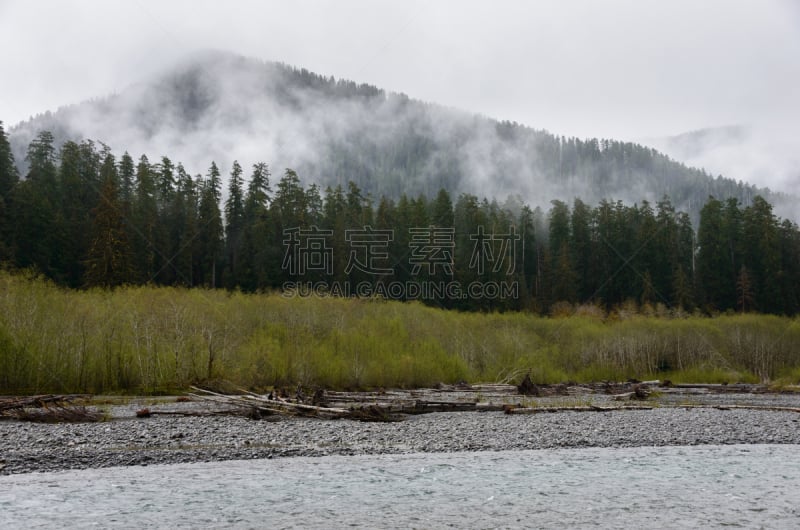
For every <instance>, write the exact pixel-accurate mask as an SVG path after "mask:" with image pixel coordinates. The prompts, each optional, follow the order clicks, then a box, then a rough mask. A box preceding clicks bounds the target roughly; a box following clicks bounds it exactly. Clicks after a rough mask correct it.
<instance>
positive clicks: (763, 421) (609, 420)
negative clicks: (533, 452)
mask: <svg viewBox="0 0 800 530" xmlns="http://www.w3.org/2000/svg"><path fill="white" fill-rule="evenodd" d="M725 397H726V398H727V399H728V400H730V401H729V402H735V403H738V404H742V403H745V402H747V403H750V404H755V405H774V404H779V405H782V406H793V407H800V396H794V395H789V396H777V397H776V396H775V395H771V396H770V395H767V396H760V395H755V396H750V395H748V396H745V397H737V396H725ZM720 399H721V398H719V397H718V396H714V397H713V400H711V401H712V403H711V404H714V405H718V404H722V403H721V401H720ZM180 405H181V406H186V407H190V406H195V407H196V406H198V404H196V403H195V404H193V403H182V404H180ZM176 406H177V404H168V405H164V406H163V409H165V410H166V409H168V410H174V409H175V408H176ZM153 408H154V410H155V409H156V407H153ZM135 409H136V406H135V405H131V406H127V407H118V408H116V409H115V410H114V411H113V416H114V417H115V418H116V419H113V420H111V421H107V422H102V423H86V424H35V423H21V422H17V421H9V420H6V421H0V475H6V474H12V473H29V472H38V471H56V470H64V469H86V468H98V467H111V466H130V465H149V464H172V463H180V462H205V461H218V460H232V459H255V458H273V457H275V458H278V457H291V456H323V455H359V454H400V453H411V452H456V451H501V450H518V449H519V450H522V449H547V448H562V447H564V448H569V447H588V446H594V447H637V446H665V445H699V444H742V443H745V444H764V443H778V444H800V428H798V427H800V425H798V423H797V422H798V414H797V413H795V412H774V411H761V410H743V409H731V410H717V409H703V408H699V409H698V408H690V409H686V408H672V407H670V408H667V407H662V408H654V409H652V410H630V411H614V412H604V413H594V412H582V413H578V412H558V413H542V414H532V415H511V416H509V415H505V414H503V413H501V412H480V413H478V412H451V413H434V414H425V415H419V416H409V417H408V418H407V419H406V420H405V421H403V422H399V423H361V422H356V421H347V420H338V421H326V420H316V419H310V418H282V419H281V420H280V421H263V420H250V419H247V418H242V417H234V416H205V417H189V416H168V415H156V416H153V417H150V418H142V419H136V418H135V417H134V414H133V412H131V411H135ZM71 438H80V440H79V443H75V442H73V441H69V442H67V443H64V441H65V440H68V439H71Z"/></svg>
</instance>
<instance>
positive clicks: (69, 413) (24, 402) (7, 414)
mask: <svg viewBox="0 0 800 530" xmlns="http://www.w3.org/2000/svg"><path fill="white" fill-rule="evenodd" d="M88 399H90V396H87V395H83V394H65V395H57V394H48V395H41V396H25V397H3V398H0V418H9V419H15V420H20V421H31V422H38V423H66V422H73V423H77V422H94V421H100V420H101V419H102V418H103V415H102V414H101V413H100V412H98V411H96V410H90V409H87V408H86V407H85V406H84V405H82V404H77V403H76V401H80V402H85V401H86V400H88Z"/></svg>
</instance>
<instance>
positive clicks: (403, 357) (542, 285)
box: [0, 128, 800, 393]
mask: <svg viewBox="0 0 800 530" xmlns="http://www.w3.org/2000/svg"><path fill="white" fill-rule="evenodd" d="M0 131H2V129H1V128H0ZM27 163H28V164H29V167H30V169H29V171H28V172H27V174H26V175H24V176H22V177H21V176H20V175H18V171H17V169H16V167H15V165H14V159H13V156H12V154H11V151H10V149H9V144H8V142H7V139H6V136H5V133H4V132H0V235H1V236H2V237H0V258H2V263H3V268H5V269H7V270H8V271H9V272H3V273H0V308H2V318H0V388H3V389H5V391H7V392H23V393H24V392H41V391H91V392H101V391H120V390H124V391H136V392H148V393H151V392H169V391H173V390H174V389H178V388H185V387H186V386H187V385H188V384H191V383H192V382H197V381H208V380H213V379H220V378H221V379H226V380H230V381H233V382H236V383H239V384H243V385H247V386H250V387H254V388H261V387H264V386H269V385H283V384H295V383H297V382H300V383H302V384H304V385H323V386H329V387H339V388H342V387H345V388H353V387H365V386H367V387H374V386H423V385H431V384H435V383H436V382H439V381H445V382H457V381H460V380H469V381H481V380H484V381H485V380H504V378H506V377H508V376H509V374H512V373H517V371H519V370H528V371H530V372H531V374H532V377H534V379H535V380H536V381H540V382H558V381H564V380H567V379H571V380H601V379H616V380H622V379H625V378H628V377H667V378H673V379H675V380H677V381H704V382H709V381H712V382H713V381H719V382H725V381H740V380H741V381H758V380H762V381H764V380H775V379H776V378H778V379H779V380H785V381H795V380H796V378H797V370H798V368H797V367H798V361H797V356H796V351H795V346H794V345H796V343H797V320H796V318H785V317H777V316H765V315H755V314H753V313H773V314H776V315H787V316H793V315H796V314H797V313H798V309H799V307H800V305H799V304H800V302H799V299H800V296H799V295H798V286H800V270H798V264H800V232H798V228H797V226H796V225H795V224H794V223H792V222H790V221H788V220H781V219H779V218H777V217H776V216H775V215H774V214H773V212H772V208H771V206H770V204H769V203H768V202H766V201H765V200H763V199H762V198H760V197H756V198H754V200H753V201H752V203H751V204H747V205H743V204H740V203H739V202H738V201H737V200H736V199H726V200H719V199H716V198H713V197H709V199H708V201H707V202H706V204H705V205H704V206H703V208H702V210H701V212H700V216H699V217H700V219H699V224H698V226H696V227H695V226H693V223H692V222H691V219H690V217H689V215H688V214H686V213H685V212H679V211H676V210H675V208H674V207H673V206H672V205H671V203H670V201H669V199H668V198H667V197H665V198H663V199H662V200H661V201H658V202H657V203H656V204H650V203H648V202H646V201H642V202H640V203H638V204H633V205H631V204H624V203H622V202H621V201H617V202H611V201H601V202H600V203H599V204H597V205H588V204H585V203H583V202H582V201H580V200H577V199H576V200H575V201H574V202H573V203H572V204H566V203H564V202H561V201H552V202H551V207H550V208H549V210H547V211H542V210H540V209H539V208H536V209H531V208H529V207H528V206H526V205H525V204H523V203H522V201H520V200H518V199H514V198H510V199H506V200H505V201H504V202H502V203H499V202H497V201H496V200H494V199H489V198H479V197H476V196H474V195H469V194H461V195H459V196H458V197H452V196H451V195H450V194H449V193H448V192H447V191H445V190H441V191H440V192H439V193H438V194H436V195H435V196H433V197H425V196H418V197H407V196H405V195H401V196H400V197H399V198H390V197H380V198H373V197H371V196H369V195H368V194H365V193H364V192H362V191H361V190H360V188H359V187H358V186H357V185H356V184H354V183H350V184H349V185H348V186H347V187H346V188H341V187H335V188H326V189H324V190H322V189H320V188H319V187H318V186H316V185H314V184H311V185H305V186H304V185H303V183H302V181H301V179H300V177H299V176H298V175H297V174H296V173H295V172H294V171H292V170H290V169H286V170H284V171H283V172H281V173H280V174H279V175H273V174H272V172H271V171H270V168H269V167H268V166H267V165H266V164H264V163H257V164H255V165H253V166H252V167H251V168H247V169H245V168H243V167H241V166H240V165H239V164H238V163H234V164H233V165H232V167H231V168H220V167H218V166H217V165H216V164H214V163H213V162H212V163H210V165H209V167H208V169H207V171H206V173H205V174H201V175H191V174H189V173H188V172H187V170H186V169H185V168H184V167H183V166H182V165H181V164H180V163H173V162H172V161H171V160H170V159H169V158H167V157H163V158H161V159H160V160H158V161H150V160H149V159H148V158H147V157H146V156H141V157H140V158H139V159H137V160H135V159H133V158H132V157H131V156H129V155H128V154H127V153H126V154H123V155H122V156H121V157H119V158H116V157H115V156H114V155H113V154H112V153H111V150H110V149H109V148H108V147H106V146H105V145H102V144H94V143H92V142H89V141H85V142H82V143H73V142H67V143H65V144H64V146H63V147H62V148H61V149H59V150H56V148H55V147H54V145H53V139H52V136H51V135H50V134H49V133H47V132H42V133H40V134H39V135H38V136H37V137H36V139H35V140H34V141H33V142H31V144H30V146H29V149H28V153H27ZM223 171H225V172H226V173H227V175H223ZM224 177H227V185H223V184H222V182H223V178H224ZM304 249H305V250H310V251H312V252H311V255H306V256H302V252H301V251H302V250H304ZM300 258H303V259H300ZM306 258H308V259H306ZM426 284H427V285H433V286H444V288H442V289H436V288H434V289H432V290H429V291H420V290H419V289H410V287H419V286H423V285H426ZM452 284H457V285H459V286H461V289H462V290H461V291H459V290H456V291H453V290H451V289H450V287H449V286H451V285H452ZM474 284H477V285H479V286H480V287H481V289H479V290H477V291H474V290H470V289H469V286H472V285H474ZM319 285H322V286H324V289H322V290H320V289H319V288H318V286H319ZM398 285H399V286H401V287H402V289H400V290H393V288H392V286H398ZM498 285H500V286H505V287H500V288H496V287H492V286H498ZM348 286H358V287H357V288H356V289H355V290H353V291H350V290H348ZM364 287H366V288H364ZM189 288H193V289H189ZM492 289H494V290H492ZM412 291H413V293H416V294H412ZM420 292H422V294H421V295H420ZM248 293H263V294H254V295H250V294H248ZM297 295H301V296H297ZM305 295H307V296H305ZM386 298H389V299H394V300H410V301H411V302H412V303H388V304H386V303H383V302H384V301H385V299H386ZM420 303H422V304H426V305H429V306H433V307H428V308H426V307H423V306H421V305H420ZM442 309H455V310H459V311H443V310H442ZM497 313H505V315H500V314H497ZM721 313H722V315H721V316H718V317H717V318H713V319H706V318H683V317H687V316H689V315H719V314H721ZM734 313H736V314H734ZM536 315H543V316H552V317H564V316H569V315H573V317H572V318H569V319H566V320H561V319H560V318H558V319H550V318H540V317H539V316H536ZM653 317H669V318H653ZM676 317H679V318H676Z"/></svg>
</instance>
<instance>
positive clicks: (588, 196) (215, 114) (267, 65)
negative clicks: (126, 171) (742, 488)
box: [9, 52, 796, 218]
mask: <svg viewBox="0 0 800 530" xmlns="http://www.w3.org/2000/svg"><path fill="white" fill-rule="evenodd" d="M41 130H49V131H51V132H52V133H53V135H54V137H55V140H56V145H60V144H62V143H63V142H65V141H67V140H81V139H93V140H98V141H102V142H104V143H105V144H107V145H109V146H110V147H111V148H112V150H113V151H114V152H115V153H117V154H121V152H123V151H126V150H127V151H129V152H130V153H131V154H132V155H133V156H135V157H138V156H139V155H140V154H147V155H148V156H149V157H150V158H151V159H153V160H156V159H157V157H159V156H162V155H166V156H169V157H170V158H171V159H172V160H173V161H176V162H177V161H180V162H183V163H184V165H185V166H186V167H187V169H188V170H190V171H192V172H200V171H203V170H204V169H205V168H207V167H208V165H209V163H210V162H211V160H215V161H216V162H217V164H218V165H220V167H222V168H229V167H230V165H231V163H232V162H233V161H234V160H239V162H240V163H242V164H243V165H245V166H247V165H250V164H253V163H256V162H260V161H264V162H267V163H268V164H269V165H270V167H271V168H273V170H274V171H275V172H282V171H283V169H284V168H286V167H291V168H293V169H295V170H296V171H297V172H298V174H300V176H301V177H302V178H303V179H304V180H305V181H307V182H317V183H319V184H321V185H322V186H323V187H324V186H326V185H331V184H346V183H347V181H350V180H352V181H354V182H355V183H356V184H358V185H359V186H360V187H361V188H362V189H363V190H364V191H365V192H366V193H370V194H371V195H372V196H373V197H378V196H380V195H387V196H390V197H397V196H399V195H400V194H402V193H407V194H409V195H417V194H420V193H424V194H426V195H428V196H432V195H434V194H435V193H436V190H438V189H439V188H442V187H444V188H446V189H447V190H448V191H450V192H451V193H456V194H457V193H462V192H467V193H475V194H478V195H484V196H485V195H488V196H494V197H497V198H501V199H502V198H505V197H506V196H509V195H513V196H519V197H521V198H522V199H523V200H525V201H526V202H529V203H530V204H532V205H541V206H547V205H549V202H550V200H552V199H561V200H565V201H572V199H573V198H575V197H579V198H581V199H582V200H584V201H586V202H589V203H596V202H598V201H599V200H601V199H603V198H607V199H622V200H624V201H627V202H636V201H641V200H643V199H647V200H650V201H655V200H658V199H659V198H661V197H662V196H663V195H668V196H669V197H670V198H671V199H672V202H673V204H674V205H675V206H676V208H678V209H682V210H685V211H688V212H690V213H691V214H692V216H693V217H694V218H696V217H697V213H698V211H699V208H700V207H702V205H703V204H704V203H705V201H706V199H707V198H708V196H709V195H714V196H716V197H718V198H727V197H737V198H738V199H740V200H741V201H742V202H743V203H745V204H749V203H750V201H751V199H752V198H753V197H754V196H755V195H756V194H762V195H763V196H764V197H765V198H766V199H767V200H768V201H770V202H772V203H773V204H776V206H777V208H780V205H781V204H783V203H787V202H790V203H791V204H796V203H795V202H793V201H794V199H792V198H789V197H786V196H783V195H779V194H775V193H772V192H770V191H768V190H763V189H758V188H756V187H754V186H751V185H747V184H743V183H741V182H736V181H734V180H731V179H726V178H722V177H716V178H715V177H712V176H710V175H709V174H707V173H706V172H704V171H702V170H697V169H693V168H690V167H687V166H686V165H684V164H682V163H679V162H677V161H675V160H673V159H671V158H669V157H668V156H667V155H665V154H662V153H660V152H658V151H656V150H655V149H653V148H649V147H644V146H641V145H638V144H633V143H623V142H618V141H613V140H598V139H587V140H581V139H577V138H565V137H558V136H555V135H552V134H550V133H548V132H546V131H542V130H535V129H532V128H530V127H527V126H524V125H520V124H517V123H509V122H499V121H496V120H493V119H491V118H487V117H484V116H478V115H474V114H470V113H467V112H464V111H460V110H456V109H452V108H448V107H444V106H440V105H434V104H429V103H425V102H422V101H418V100H414V99H411V98H409V97H408V96H406V95H404V94H397V93H388V92H386V91H384V90H381V89H379V88H377V87H374V86H370V85H365V84H357V83H355V82H353V81H346V80H336V79H334V78H333V77H325V76H321V75H318V74H315V73H312V72H309V71H307V70H305V69H298V68H294V67H291V66H287V65H283V64H279V63H272V62H262V61H259V60H254V59H249V58H244V57H240V56H235V55H232V54H228V53H222V52H214V53H203V54H200V55H197V56H194V57H192V58H190V59H188V60H186V61H184V62H183V63H181V64H179V65H176V66H175V67H173V68H172V69H170V71H168V72H166V73H164V74H162V75H160V76H158V77H156V78H155V79H152V80H150V81H149V82H146V83H142V84H140V85H137V86H134V87H131V88H129V89H126V90H125V91H123V92H121V93H119V94H116V95H112V96H108V97H104V98H101V99H96V100H91V101H86V102H83V103H80V104H76V105H72V106H69V107H64V108H61V109H59V110H57V111H56V112H52V113H50V112H47V113H45V114H43V115H39V116H36V117H34V118H32V119H31V120H29V121H26V122H23V123H20V124H18V125H16V126H14V127H12V128H11V129H10V131H9V138H10V142H11V145H12V149H13V151H14V155H15V159H16V160H17V161H18V164H24V158H25V157H24V153H25V150H26V148H27V145H28V143H29V142H30V141H31V140H32V139H33V138H34V137H35V136H36V134H37V133H38V132H39V131H41ZM21 169H22V171H21V174H24V168H21ZM223 173H226V171H225V170H224V169H223Z"/></svg>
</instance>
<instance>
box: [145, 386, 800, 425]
mask: <svg viewBox="0 0 800 530" xmlns="http://www.w3.org/2000/svg"><path fill="white" fill-rule="evenodd" d="M724 386H725V385H692V386H691V388H682V387H681V388H679V385H674V386H673V385H671V384H669V383H667V384H665V383H662V382H661V381H646V382H640V381H633V380H632V381H627V382H622V383H616V382H614V383H612V382H600V383H593V384H574V383H565V384H557V385H535V384H533V383H532V382H531V380H530V377H525V378H524V379H523V380H522V382H521V383H520V384H519V385H512V384H480V385H469V384H466V383H461V384H457V385H444V384H442V385H438V386H437V387H436V388H427V389H416V390H400V389H396V390H383V389H379V390H376V391H372V392H335V391H326V390H323V389H318V390H316V391H313V392H305V391H304V390H303V389H302V388H301V387H297V389H296V390H295V391H294V392H288V391H286V390H282V389H276V390H273V391H272V392H270V393H269V394H266V395H261V394H255V393H252V392H248V391H246V390H244V389H241V388H239V389H235V393H228V392H229V391H230V389H226V393H222V392H218V391H215V390H211V389H204V388H198V387H192V389H193V392H192V393H190V394H189V396H190V397H191V399H192V400H194V401H204V402H207V403H212V404H214V405H215V406H214V407H213V408H210V409H199V408H194V409H180V410H174V411H164V410H162V411H152V412H151V411H150V410H149V409H142V410H140V411H139V412H137V416H139V417H147V416H150V415H153V414H178V415H184V416H186V415H189V416H201V415H202V416H207V415H241V416H246V417H249V418H253V419H262V418H274V419H277V418H279V417H281V416H300V417H313V418H320V419H351V420H359V421H399V420H401V419H403V418H404V417H406V416H407V415H411V414H425V413H429V412H465V411H474V412H487V411H503V412H505V413H506V414H538V413H547V412H609V411H619V410H650V409H653V408H662V407H664V406H671V405H665V404H656V405H650V404H647V403H643V402H645V401H647V400H649V399H650V398H651V397H652V396H653V392H654V390H657V391H658V392H659V393H668V392H670V391H677V392H684V391H686V390H689V391H690V392H694V391H703V392H727V391H729V390H728V389H727V388H722V387H724ZM731 386H733V385H731ZM737 389H738V390H739V391H740V392H742V391H751V392H758V391H759V390H760V389H759V388H756V387H754V386H752V387H747V388H744V387H742V386H737ZM587 394H606V395H609V396H610V399H606V400H604V402H603V404H602V405H598V404H585V405H584V404H575V405H572V404H567V405H557V404H556V403H557V401H556V402H550V403H551V404H548V401H549V400H544V401H542V402H538V403H531V402H527V403H526V398H525V396H537V397H545V398H546V397H556V396H580V395H587ZM614 402H621V403H618V404H616V403H614ZM637 402H638V403H637ZM696 406H699V407H710V406H709V405H696ZM678 407H679V408H680V407H688V406H685V405H678ZM713 408H720V409H733V408H752V409H759V410H787V411H789V410H791V411H793V412H800V409H794V408H788V407H761V406H746V405H740V406H737V405H728V406H713Z"/></svg>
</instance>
